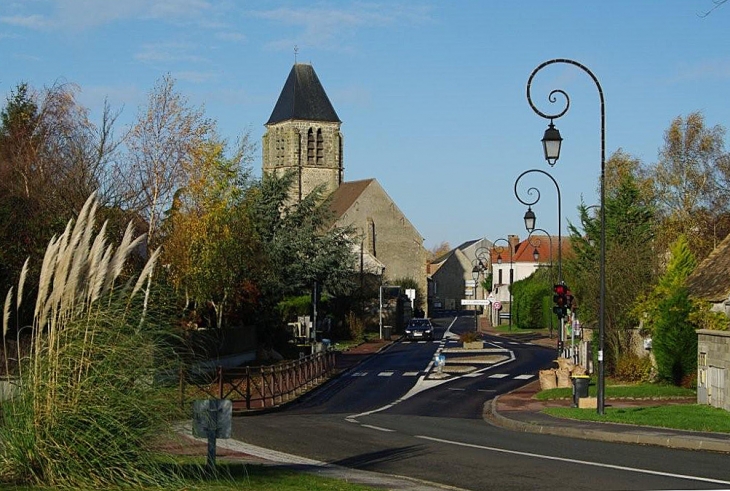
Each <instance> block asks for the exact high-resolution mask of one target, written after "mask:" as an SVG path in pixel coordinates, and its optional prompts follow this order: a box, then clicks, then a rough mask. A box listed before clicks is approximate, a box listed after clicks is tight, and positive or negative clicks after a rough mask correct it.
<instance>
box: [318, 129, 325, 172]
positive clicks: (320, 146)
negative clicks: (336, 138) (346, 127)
mask: <svg viewBox="0 0 730 491" xmlns="http://www.w3.org/2000/svg"><path fill="white" fill-rule="evenodd" d="M323 161H324V139H323V138H322V128H319V129H317V163H318V164H321V163H322V162H323Z"/></svg>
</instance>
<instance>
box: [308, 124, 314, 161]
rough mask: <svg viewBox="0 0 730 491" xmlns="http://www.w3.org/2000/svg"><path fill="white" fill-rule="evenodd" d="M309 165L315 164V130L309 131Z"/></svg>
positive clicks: (310, 129)
mask: <svg viewBox="0 0 730 491" xmlns="http://www.w3.org/2000/svg"><path fill="white" fill-rule="evenodd" d="M307 163H308V164H313V163H314V130H312V128H309V131H307Z"/></svg>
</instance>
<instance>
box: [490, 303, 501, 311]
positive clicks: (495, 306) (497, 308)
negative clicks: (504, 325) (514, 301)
mask: <svg viewBox="0 0 730 491" xmlns="http://www.w3.org/2000/svg"><path fill="white" fill-rule="evenodd" d="M492 308H493V309H494V310H500V309H501V308H502V303H501V302H494V303H493V304H492Z"/></svg>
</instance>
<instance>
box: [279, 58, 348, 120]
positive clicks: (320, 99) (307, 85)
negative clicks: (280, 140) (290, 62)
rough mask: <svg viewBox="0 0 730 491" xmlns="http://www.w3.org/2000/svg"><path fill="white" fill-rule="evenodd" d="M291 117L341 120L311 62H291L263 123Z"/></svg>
mask: <svg viewBox="0 0 730 491" xmlns="http://www.w3.org/2000/svg"><path fill="white" fill-rule="evenodd" d="M291 119H300V120H305V121H325V122H330V123H341V121H340V118H338V117H337V113H336V112H335V108H334V107H332V103H331V102H330V100H329V98H328V97H327V94H326V93H325V91H324V88H323V87H322V84H321V83H320V81H319V78H317V74H316V73H314V68H313V67H312V65H305V64H303V63H295V64H294V66H293V67H292V69H291V72H289V77H288V78H287V79H286V83H284V88H283V89H281V95H279V100H278V101H276V106H274V110H273V111H272V113H271V117H269V121H268V122H267V123H266V124H267V125H270V124H276V123H280V122H282V121H288V120H291Z"/></svg>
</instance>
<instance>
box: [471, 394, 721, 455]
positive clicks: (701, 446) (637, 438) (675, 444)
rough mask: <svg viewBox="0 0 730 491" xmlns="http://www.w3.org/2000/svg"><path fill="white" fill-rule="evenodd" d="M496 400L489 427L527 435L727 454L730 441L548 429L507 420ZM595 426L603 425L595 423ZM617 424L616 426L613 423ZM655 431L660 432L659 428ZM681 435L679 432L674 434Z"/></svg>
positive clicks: (487, 412)
mask: <svg viewBox="0 0 730 491" xmlns="http://www.w3.org/2000/svg"><path fill="white" fill-rule="evenodd" d="M498 399H499V396H497V397H495V398H494V399H492V400H491V401H487V402H486V403H485V404H484V411H483V418H484V420H485V421H487V422H488V423H491V424H493V425H494V426H498V427H500V428H505V429H508V430H512V431H522V432H526V433H538V434H545V435H555V436H568V437H572V438H581V439H584V440H598V441H604V442H613V443H633V444H638V445H653V446H661V447H667V448H674V449H682V450H703V451H711V452H721V453H730V438H728V439H727V440H725V441H723V440H720V439H704V438H698V437H695V436H691V435H687V436H685V435H681V434H677V435H666V434H665V435H660V434H651V433H649V432H648V431H651V429H648V431H647V429H644V428H645V427H641V429H637V430H636V431H633V432H631V433H614V432H610V431H606V430H602V429H584V428H570V427H565V426H560V427H557V426H550V425H544V424H538V423H527V422H524V421H517V420H514V419H510V418H507V417H505V416H503V415H501V414H499V412H498V411H497V400H498ZM596 424H598V425H600V424H603V423H596ZM612 424H618V423H612ZM657 431H661V428H658V429H657ZM677 431H680V430H677Z"/></svg>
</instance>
